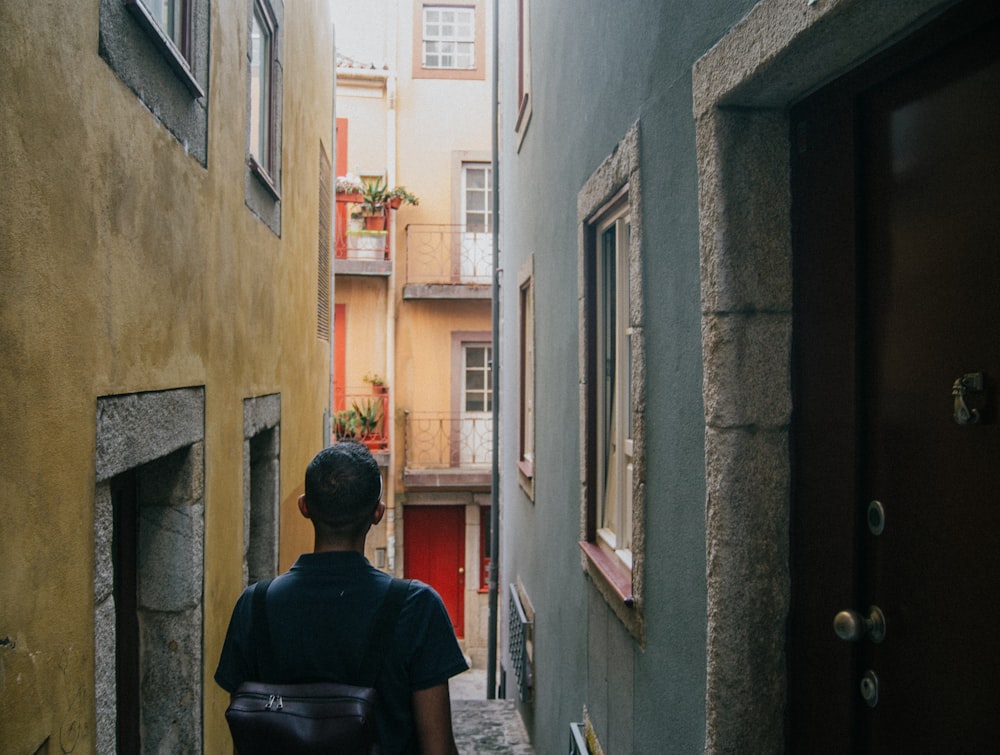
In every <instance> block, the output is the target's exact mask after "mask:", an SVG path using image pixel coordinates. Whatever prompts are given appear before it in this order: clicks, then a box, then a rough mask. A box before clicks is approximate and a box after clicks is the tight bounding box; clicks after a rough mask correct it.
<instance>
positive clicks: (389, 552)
mask: <svg viewBox="0 0 1000 755" xmlns="http://www.w3.org/2000/svg"><path fill="white" fill-rule="evenodd" d="M392 10H393V12H392V13H391V14H389V18H390V19H393V18H399V14H398V13H396V12H395V7H393V9H392ZM388 28H389V30H390V31H389V33H390V34H391V35H392V37H391V38H390V40H389V50H390V51H392V54H393V58H392V64H391V67H390V69H389V70H388V71H386V77H385V96H386V106H387V107H386V116H385V117H386V124H385V128H386V140H385V141H386V182H387V183H386V186H395V185H396V154H397V149H396V73H395V72H396V71H397V70H399V69H398V66H397V64H398V62H399V61H398V60H397V59H396V58H397V53H396V29H395V26H394V25H393V24H392V23H390V24H389V26H388ZM393 220H398V218H393ZM391 227H392V233H391V234H390V236H391V238H390V239H389V256H390V267H389V281H388V286H387V288H386V294H385V374H386V379H387V380H388V381H389V405H388V406H387V407H386V413H387V414H388V416H387V417H384V418H383V420H382V421H383V422H384V423H385V426H386V427H388V428H391V429H392V431H393V432H392V434H391V435H390V436H389V466H388V468H387V470H386V478H387V479H386V482H387V483H388V488H389V490H388V496H387V497H386V501H387V505H388V506H389V507H390V508H389V511H388V514H389V515H388V516H387V517H386V520H387V521H386V525H385V546H386V547H385V552H386V567H387V569H388V571H389V573H390V574H395V573H396V510H397V509H396V475H395V473H394V469H395V466H394V465H395V463H396V459H397V458H398V456H397V455H396V449H397V448H400V447H401V446H400V444H399V439H398V438H396V437H395V436H396V433H395V427H394V425H395V417H396V390H395V387H396V374H395V373H396V259H397V252H398V245H397V243H396V237H397V236H398V235H399V228H398V223H396V222H394V223H392V226H391Z"/></svg>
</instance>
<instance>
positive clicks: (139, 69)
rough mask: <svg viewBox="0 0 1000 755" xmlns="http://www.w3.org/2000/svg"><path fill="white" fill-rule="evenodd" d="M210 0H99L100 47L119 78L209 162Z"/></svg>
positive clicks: (188, 147) (180, 141) (195, 153)
mask: <svg viewBox="0 0 1000 755" xmlns="http://www.w3.org/2000/svg"><path fill="white" fill-rule="evenodd" d="M209 4H210V0H101V4H100V19H99V27H100V32H99V38H98V50H99V52H100V55H101V57H102V58H103V59H104V60H105V62H107V64H108V65H109V66H110V67H111V69H112V70H113V71H114V72H115V74H116V75H117V76H118V78H119V79H121V81H122V82H123V83H124V84H125V85H126V86H127V87H128V88H129V89H131V90H132V92H133V93H134V94H135V96H136V97H137V98H138V99H139V100H140V101H141V102H142V103H143V104H144V105H145V106H146V109H147V110H148V111H149V112H150V115H151V117H154V118H156V119H157V120H158V121H160V123H162V124H163V126H164V127H165V128H166V129H167V131H169V132H170V134H172V135H173V137H174V138H175V139H176V140H177V142H178V144H179V145H183V149H184V150H185V151H186V152H188V153H189V154H191V156H192V157H194V158H195V159H196V160H198V162H199V163H201V164H202V165H207V164H208V99H209V98H208V81H209V77H208V61H209V56H208V42H209V15H210V14H209Z"/></svg>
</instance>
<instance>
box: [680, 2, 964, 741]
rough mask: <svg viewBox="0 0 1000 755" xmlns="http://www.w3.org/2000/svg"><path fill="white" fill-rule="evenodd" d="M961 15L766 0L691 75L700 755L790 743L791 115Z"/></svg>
mask: <svg viewBox="0 0 1000 755" xmlns="http://www.w3.org/2000/svg"><path fill="white" fill-rule="evenodd" d="M953 4H954V3H953V2H952V1H951V0H907V2H889V3H862V2H856V0H827V1H826V2H824V3H809V4H808V5H804V6H803V7H802V8H801V9H797V10H795V12H792V11H791V10H789V8H788V3H786V2H784V1H783V0H761V2H759V3H758V4H757V5H756V6H754V8H753V9H752V10H751V11H750V12H749V13H748V14H747V15H746V16H745V17H744V18H743V19H742V20H741V21H740V22H739V23H738V24H736V25H735V26H734V27H733V28H732V29H731V30H730V31H729V32H728V33H727V34H726V35H725V36H724V37H723V38H722V39H721V40H720V41H719V42H718V43H717V44H716V45H714V46H713V47H712V49H711V50H710V51H709V52H707V53H706V54H705V55H704V56H703V57H702V58H701V59H699V60H698V61H697V62H696V63H695V65H694V67H693V70H692V84H693V92H692V93H693V115H694V120H695V136H696V150H697V162H698V185H699V226H700V254H701V303H702V320H701V328H702V366H703V374H704V381H703V386H704V388H703V401H704V406H705V473H706V501H705V507H706V512H705V525H706V533H705V547H706V553H707V564H706V571H707V573H706V583H707V601H708V605H707V616H708V626H707V636H706V652H707V657H706V696H705V705H706V712H705V722H706V739H705V751H706V752H728V751H736V750H741V751H753V752H778V751H781V750H782V749H784V744H785V706H786V700H785V694H786V689H787V678H786V675H787V659H786V657H785V650H784V648H785V644H786V635H787V627H788V617H789V610H790V602H791V573H790V569H789V563H790V561H789V558H790V555H789V546H790V543H789V533H790V506H791V459H790V455H789V448H790V438H789V431H790V422H791V412H792V396H791V386H792V381H791V349H792V337H791V336H792V328H793V325H794V323H793V315H792V312H793V310H792V230H791V217H792V213H791V202H792V193H791V186H790V154H791V149H792V143H791V125H790V121H789V113H790V110H791V105H793V104H794V103H795V102H796V101H798V100H799V99H801V98H802V97H804V96H806V95H808V94H809V93H811V92H813V91H815V90H816V89H818V88H819V87H821V86H823V85H824V84H826V83H828V82H830V81H832V80H833V79H835V78H837V77H838V76H839V75H841V74H843V73H845V72H846V71H848V70H850V69H851V68H852V67H854V66H857V65H858V64H860V63H861V62H863V61H864V60H866V59H868V58H870V57H871V56H873V55H874V54H876V53H878V52H879V51H881V50H882V49H884V47H885V45H886V43H887V41H893V40H898V39H901V38H903V37H904V36H906V35H907V34H908V33H910V32H912V31H914V30H915V29H916V28H919V26H921V25H923V24H925V23H927V22H928V21H929V20H930V19H931V18H933V17H934V16H936V15H938V14H940V13H941V12H943V11H944V10H946V9H947V8H948V7H950V6H952V5H953ZM747 50H754V54H753V55H747V54H746V51H747ZM748 535H749V536H748Z"/></svg>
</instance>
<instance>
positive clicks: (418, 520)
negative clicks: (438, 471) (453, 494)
mask: <svg viewBox="0 0 1000 755" xmlns="http://www.w3.org/2000/svg"><path fill="white" fill-rule="evenodd" d="M404 527H405V533H406V534H405V537H406V541H405V543H404V544H403V571H404V574H405V576H406V577H407V578H410V579H419V580H420V581H421V582H426V583H427V584H429V585H430V586H431V587H433V588H434V589H435V590H437V591H438V594H439V595H440V596H441V599H442V600H443V601H444V605H445V608H447V609H448V615H449V616H450V617H451V623H452V625H453V626H454V627H455V634H456V635H457V636H458V637H464V636H465V630H464V627H465V507H464V506H412V505H411V506H407V507H406V508H405V514H404Z"/></svg>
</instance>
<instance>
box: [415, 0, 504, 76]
mask: <svg viewBox="0 0 1000 755" xmlns="http://www.w3.org/2000/svg"><path fill="white" fill-rule="evenodd" d="M426 6H434V7H438V6H456V7H460V8H472V10H473V13H474V14H475V27H474V30H475V46H476V50H475V64H474V66H473V67H472V68H425V67H424V63H423V46H424V45H423V42H424V8H425V7H426ZM486 45H487V39H486V2H485V0H433V2H427V1H426V0H413V58H412V63H413V68H412V74H411V75H412V77H413V78H414V79H456V80H462V79H475V80H480V81H485V79H486Z"/></svg>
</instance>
